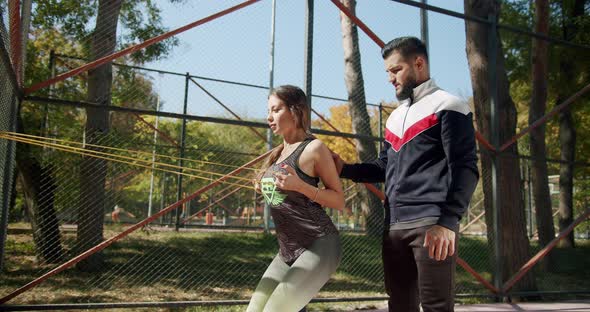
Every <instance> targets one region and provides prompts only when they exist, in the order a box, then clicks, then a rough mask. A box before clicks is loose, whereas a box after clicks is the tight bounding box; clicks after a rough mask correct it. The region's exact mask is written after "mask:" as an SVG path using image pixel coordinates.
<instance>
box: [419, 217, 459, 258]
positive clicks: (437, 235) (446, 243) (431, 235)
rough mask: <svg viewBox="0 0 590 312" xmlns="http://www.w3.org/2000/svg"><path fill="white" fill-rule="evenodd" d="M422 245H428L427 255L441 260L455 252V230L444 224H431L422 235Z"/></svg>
mask: <svg viewBox="0 0 590 312" xmlns="http://www.w3.org/2000/svg"><path fill="white" fill-rule="evenodd" d="M424 247H428V256H429V257H430V258H431V259H436V261H442V260H445V259H446V258H447V255H448V256H449V257H450V256H452V255H454V254H455V232H453V231H451V230H449V229H447V228H446V227H444V226H440V225H433V226H432V227H431V228H430V229H428V231H426V234H425V235H424Z"/></svg>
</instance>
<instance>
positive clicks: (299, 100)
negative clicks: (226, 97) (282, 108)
mask: <svg viewBox="0 0 590 312" xmlns="http://www.w3.org/2000/svg"><path fill="white" fill-rule="evenodd" d="M271 96H276V97H277V98H279V100H281V101H282V102H283V103H284V104H285V105H286V106H287V108H288V109H289V111H290V112H291V114H292V115H293V117H294V118H295V124H296V125H297V127H298V128H302V129H304V130H305V132H306V133H308V135H309V136H312V135H311V131H310V130H311V120H310V113H311V109H310V107H309V104H308V103H307V96H306V95H305V92H303V90H301V89H300V88H299V87H296V86H292V85H282V86H278V87H276V88H274V89H272V91H271V92H270V94H269V96H268V97H269V98H270V97H271ZM283 148H284V146H283V144H282V143H281V144H280V145H278V146H277V147H275V148H274V149H273V150H272V152H271V153H270V154H269V155H268V157H267V158H266V160H265V161H264V164H263V165H262V167H261V171H260V173H259V174H258V176H257V178H256V182H258V181H259V180H260V179H261V178H262V175H263V174H264V172H265V171H266V169H268V167H270V166H271V165H272V164H273V163H275V162H276V161H277V159H279V157H280V156H281V152H282V151H283ZM256 188H257V190H258V183H256Z"/></svg>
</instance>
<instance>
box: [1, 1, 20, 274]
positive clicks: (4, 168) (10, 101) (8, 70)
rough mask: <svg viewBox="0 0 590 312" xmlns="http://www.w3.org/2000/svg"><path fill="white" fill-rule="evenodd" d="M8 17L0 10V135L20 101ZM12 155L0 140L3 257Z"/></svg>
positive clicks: (11, 124) (11, 128)
mask: <svg viewBox="0 0 590 312" xmlns="http://www.w3.org/2000/svg"><path fill="white" fill-rule="evenodd" d="M7 17H8V14H7V11H6V10H0V71H1V72H2V73H3V74H2V75H0V132H15V131H16V112H17V111H18V105H19V103H20V98H19V95H18V86H17V80H16V76H15V75H14V71H13V68H12V65H11V62H10V54H9V50H8V47H9V42H10V41H9V39H8V36H9V31H8V28H7V25H8V23H7ZM15 154H16V145H15V142H13V141H10V140H6V139H0V255H4V254H5V252H4V251H5V243H6V239H7V228H8V217H9V210H10V207H11V205H12V204H13V200H14V197H13V193H14V182H15V179H14V172H15V167H16V163H15ZM3 260H4V259H3V258H0V268H2V267H3V266H4V261H3Z"/></svg>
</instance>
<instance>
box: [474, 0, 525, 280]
mask: <svg viewBox="0 0 590 312" xmlns="http://www.w3.org/2000/svg"><path fill="white" fill-rule="evenodd" d="M464 5H465V14H467V15H474V16H478V17H480V18H483V19H487V18H488V15H489V14H494V16H496V17H497V16H499V13H500V3H499V1H497V0H496V1H477V0H465V2H464ZM488 29H489V26H488V25H485V24H480V23H476V22H469V21H466V22H465V33H466V44H467V47H466V50H467V59H468V63H469V69H470V72H471V83H472V86H473V99H474V103H475V114H476V120H477V127H478V130H479V131H480V132H481V133H482V134H483V136H484V137H488V138H489V137H491V131H490V130H491V118H490V109H491V106H490V100H491V95H490V90H489V70H495V71H496V79H497V81H496V83H497V86H498V94H497V99H498V103H497V104H498V106H499V108H498V113H499V119H500V125H499V128H498V131H499V136H500V142H506V141H507V140H508V139H510V138H512V137H513V136H514V134H515V129H516V108H515V107H514V102H513V101H512V98H511V97H510V94H509V88H510V85H509V81H508V77H507V76H506V71H505V69H504V55H503V53H502V46H501V44H498V46H497V48H496V50H495V51H493V52H492V53H495V54H496V58H497V64H496V67H495V68H489V64H488V62H489V60H488V52H489V49H488ZM496 33H497V31H496ZM497 35H498V40H497V42H498V43H500V42H501V41H500V38H499V34H497ZM480 150H485V147H484V146H482V145H480ZM492 156H494V157H499V159H498V162H497V163H498V170H499V177H498V185H497V187H498V194H499V195H498V196H499V200H500V204H501V205H499V206H498V208H499V210H500V211H499V224H500V225H501V232H500V233H499V234H500V239H501V246H502V253H501V254H500V255H499V257H500V258H501V259H502V274H501V276H499V277H500V280H501V281H506V280H508V279H509V278H510V277H512V275H513V274H514V273H515V272H516V271H518V269H519V268H520V267H521V266H522V265H523V264H524V263H525V262H526V261H527V260H528V259H529V257H530V251H529V250H530V246H529V241H528V238H527V236H526V227H525V225H526V222H525V213H524V203H523V200H522V189H521V181H520V169H519V168H520V165H519V159H518V151H517V148H516V146H515V145H512V147H510V148H508V149H507V150H506V151H505V152H504V153H503V154H501V155H491V153H487V152H483V153H481V162H482V179H483V180H482V181H483V190H484V204H485V205H484V206H485V211H486V224H487V228H488V242H489V244H490V246H494V242H495V240H496V239H497V236H496V233H494V232H493V229H494V225H493V217H492V216H493V215H494V211H493V205H492V203H493V198H492V177H491V174H492V170H491V169H492V167H491V165H492V158H491V157H492ZM494 274H498V272H495V273H494ZM514 289H515V290H528V291H532V290H535V289H536V286H535V281H534V278H533V276H532V273H528V274H527V275H525V276H524V277H523V278H522V279H521V280H520V282H519V283H517V284H516V285H515V288H514Z"/></svg>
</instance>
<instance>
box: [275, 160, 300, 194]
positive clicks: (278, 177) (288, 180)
mask: <svg viewBox="0 0 590 312" xmlns="http://www.w3.org/2000/svg"><path fill="white" fill-rule="evenodd" d="M281 168H282V169H285V171H287V174H282V173H279V172H277V173H275V174H274V176H275V185H276V186H277V187H278V188H280V189H281V190H284V191H296V192H300V190H301V185H302V184H303V183H305V182H303V180H301V179H300V178H299V176H298V175H297V173H296V172H295V169H293V167H291V166H289V165H285V164H283V165H281Z"/></svg>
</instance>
